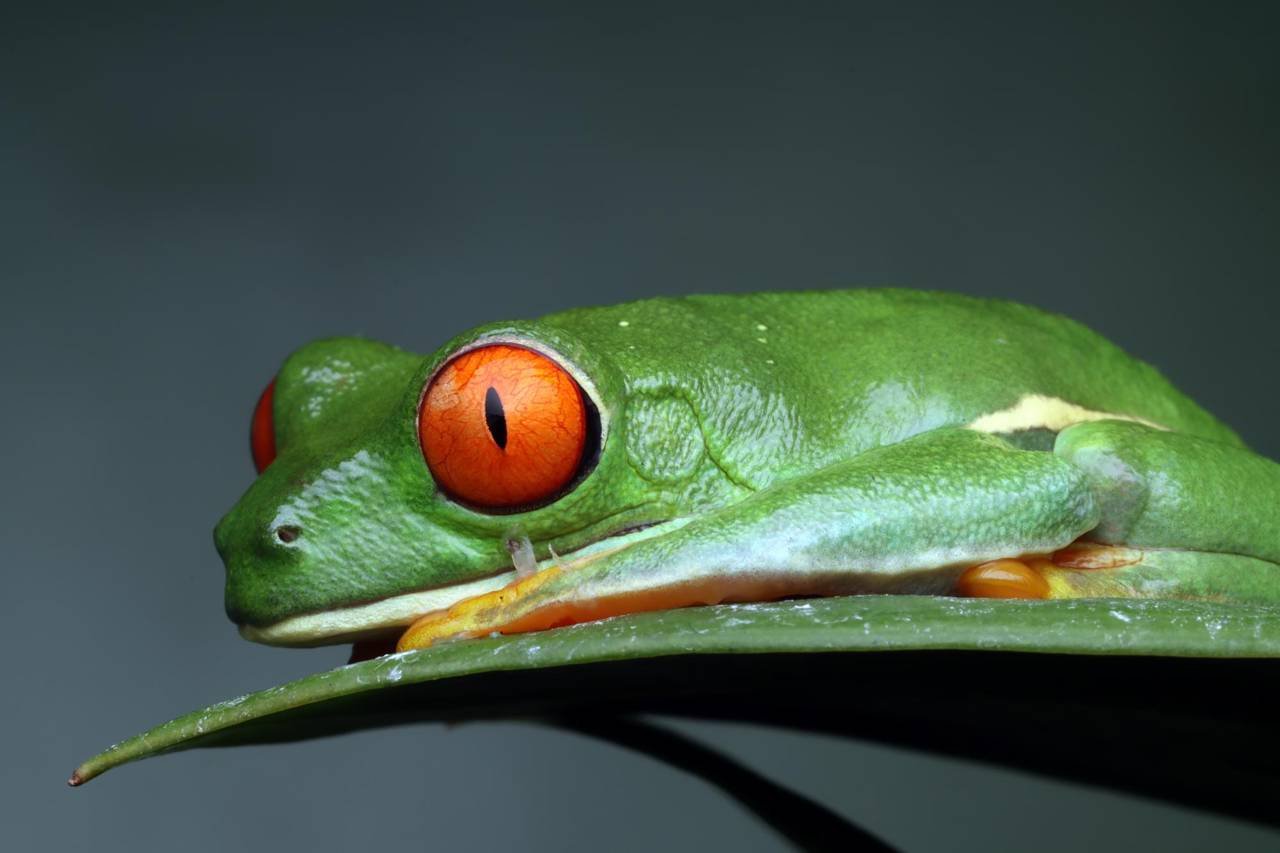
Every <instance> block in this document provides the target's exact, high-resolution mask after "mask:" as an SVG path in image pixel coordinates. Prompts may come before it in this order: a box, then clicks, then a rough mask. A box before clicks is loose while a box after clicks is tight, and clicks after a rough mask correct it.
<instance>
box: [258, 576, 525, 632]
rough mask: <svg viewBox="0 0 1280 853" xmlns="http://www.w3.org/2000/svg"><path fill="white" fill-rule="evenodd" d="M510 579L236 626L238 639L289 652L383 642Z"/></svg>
mask: <svg viewBox="0 0 1280 853" xmlns="http://www.w3.org/2000/svg"><path fill="white" fill-rule="evenodd" d="M515 577H516V573H515V571H506V572H499V573H498V574H493V575H488V576H486V577H483V578H479V579H478V580H474V581H468V582H466V583H459V584H450V585H449V586H440V587H435V588H433V589H424V590H418V591H416V592H406V593H402V594H400V595H393V596H389V597H387V598H380V599H378V600H377V601H368V602H364V603H362V604H352V605H349V606H346V607H335V608H333V609H331V610H322V611H319V612H316V613H302V614H299V615H297V616H289V617H286V618H285V619H281V620H280V621H279V622H273V623H271V624H270V625H240V626H239V629H240V636H242V637H244V638H245V639H246V640H251V641H253V642H255V643H264V644H266V645H268V646H292V647H306V646H327V645H331V644H335V643H347V642H355V641H360V640H367V639H371V638H377V637H383V636H386V635H387V634H390V633H393V632H395V631H396V630H397V629H402V628H405V627H408V626H409V625H410V624H411V623H412V622H413V621H414V620H416V619H418V618H420V617H421V616H422V615H423V614H426V613H431V612H433V611H436V610H444V609H446V608H448V607H451V606H452V605H454V604H456V603H457V602H459V601H461V600H463V599H464V598H471V597H472V596H476V595H482V594H484V593H486V592H492V591H493V590H495V589H499V588H501V587H503V586H505V585H506V584H508V583H510V582H511V581H512V580H514V579H515Z"/></svg>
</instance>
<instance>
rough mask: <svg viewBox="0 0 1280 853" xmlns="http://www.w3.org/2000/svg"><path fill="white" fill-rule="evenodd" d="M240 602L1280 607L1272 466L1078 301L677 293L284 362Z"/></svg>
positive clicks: (234, 566) (258, 447)
mask: <svg viewBox="0 0 1280 853" xmlns="http://www.w3.org/2000/svg"><path fill="white" fill-rule="evenodd" d="M252 450H253V456H254V459H255V461H256V464H257V467H258V469H259V475H258V478H257V479H256V481H254V483H253V484H252V485H251V486H250V488H249V490H248V492H247V493H246V494H245V495H244V497H243V498H241V500H240V501H239V503H238V504H236V506H235V507H234V508H233V509H232V510H231V511H230V512H229V513H228V514H227V516H226V517H225V518H223V519H222V521H221V522H220V523H219V524H218V526H217V530H216V537H215V538H216V542H217V547H218V551H219V553H220V554H221V555H222V558H223V560H224V561H225V564H226V570H227V581H226V609H227V613H228V615H229V616H230V618H231V619H232V620H233V621H235V622H236V623H237V624H238V625H239V626H240V631H241V633H242V634H243V636H245V637H247V638H249V639H251V640H256V641H260V642H265V643H271V644H279V645H318V644H326V643H338V642H350V641H356V642H357V643H360V642H368V643H369V645H368V646H367V647H366V652H365V654H369V653H371V652H369V651H367V650H368V649H373V650H374V651H375V652H376V651H384V650H385V651H390V650H391V648H392V643H393V642H394V644H395V648H397V649H398V650H400V651H404V650H408V649H415V648H420V647H425V646H429V645H431V644H433V643H437V642H439V641H441V640H445V639H454V638H468V637H482V636H488V635H491V634H494V633H501V634H510V633H520V632H528V631H535V630H540V629H547V628H553V627H557V626H562V625H566V624H572V623H579V622H586V621H592V620H598V619H601V618H605V617H610V616H615V615H619V614H625V613H632V612H638V611H652V610H664V609H668V608H677V607H684V606H689V605H705V604H715V603H720V602H753V601H771V600H775V599H782V598H790V597H800V596H843V595H851V594H863V593H875V594H913V595H918V594H927V595H937V596H965V597H988V598H1023V599H1064V598H1099V597H1107V598H1115V597H1118V598H1151V599H1193V600H1210V601H1218V602H1252V603H1266V602H1275V601H1277V600H1280V583H1278V582H1277V581H1280V567H1277V565H1276V563H1277V562H1278V561H1280V523H1278V522H1280V515H1278V508H1280V466H1277V465H1276V464H1275V463H1274V462H1272V461H1270V460H1268V459H1265V458H1263V457H1261V456H1259V455H1257V454H1255V453H1253V452H1251V451H1250V450H1249V449H1248V448H1247V447H1245V446H1244V444H1243V443H1242V442H1241V440H1240V439H1239V438H1238V437H1237V435H1236V434H1235V433H1234V432H1232V430H1231V429H1229V428H1228V427H1227V426H1225V425H1223V424H1222V423H1221V422H1219V421H1218V420H1216V419H1214V418H1213V417H1212V416H1211V415H1209V414H1208V413H1207V412H1206V411H1205V410H1204V409H1202V408H1201V407H1200V406H1198V405H1197V404H1196V403H1195V402H1193V401H1192V400H1190V399H1189V398H1188V397H1186V396H1185V395H1183V394H1182V393H1180V392H1179V391H1178V390H1176V389H1175V388H1174V387H1173V386H1172V385H1171V384H1170V383H1169V382H1168V381H1166V380H1165V379H1164V378H1163V377H1162V376H1161V375H1160V374H1159V373H1158V372H1157V371H1156V370H1155V369H1154V368H1152V367H1151V366H1150V365H1148V364H1145V363H1143V362H1141V361H1139V360H1137V359H1135V358H1132V357H1130V356H1129V355H1127V354H1126V353H1124V352H1123V351H1121V350H1120V349H1119V348H1118V347H1116V346H1115V345H1113V344H1111V343H1109V342H1108V341H1106V340H1104V339H1103V338H1102V337H1100V336H1098V335H1097V334H1095V333H1093V332H1091V331H1090V330H1088V329H1086V328H1084V327H1083V326H1081V325H1079V324H1078V323H1075V322H1073V321H1071V320H1069V319H1066V318H1064V317H1061V316H1056V315H1054V314H1050V313H1046V312H1044V311H1040V310H1037V309H1033V308H1030V307H1026V306H1023V305H1018V304H1014V303H1011V302H1005V301H998V300H988V299H976V298H969V297H964V296H958V295H952V294H944V293H923V292H915V291H907V290H848V291H825V292H789V293H760V294H753V295H735V296H692V297H685V298H661V299H650V300H645V301H640V302H632V303H629V304H624V305H617V306H612V307H603V308H584V309H578V310H570V311H565V312H562V313H558V314H552V315H550V316H547V317H544V318H542V319H540V320H536V321H519V322H500V323H494V324H490V325H485V326H481V327H479V328H475V329H472V330H470V331H467V332H464V333H462V334H461V335H459V336H457V337H456V338H454V339H453V340H451V341H449V342H448V343H446V344H445V345H444V346H442V347H440V348H439V349H437V350H436V351H435V352H433V353H431V354H430V355H427V356H422V355H416V354H413V353H409V352H405V351H402V350H400V349H396V348H394V347H391V346H387V345H385V344H381V343H375V342H372V341H368V340H361V339H355V338H338V339H331V340H324V341H319V342H316V343H312V344H310V345H307V346H305V347H303V348H302V349H300V350H298V351H297V352H295V353H294V354H293V355H291V356H290V357H289V358H288V359H287V360H286V361H285V363H284V365H283V366H282V367H281V368H280V370H279V372H278V374H277V375H276V377H275V379H274V380H273V382H272V383H271V385H269V386H268V388H267V390H266V392H264V394H263V395H262V397H261V399H260V401H259V404H258V407H257V411H256V413H255V414H254V417H253V421H252Z"/></svg>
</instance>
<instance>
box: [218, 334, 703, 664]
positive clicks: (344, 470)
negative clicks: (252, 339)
mask: <svg viewBox="0 0 1280 853" xmlns="http://www.w3.org/2000/svg"><path fill="white" fill-rule="evenodd" d="M623 396H624V388H623V382H622V380H621V378H620V377H619V375H618V371H617V370H616V369H615V368H614V367H612V366H611V365H610V364H609V363H608V362H607V361H604V360H602V359H599V358H596V357H593V355H592V354H591V353H590V352H588V350H587V348H586V347H584V346H583V345H582V344H581V343H580V342H579V341H577V340H575V339H574V338H573V336H572V335H570V334H567V333H565V332H564V331H563V330H558V329H555V328H550V327H545V326H540V325H539V324H537V323H528V324H503V325H496V326H488V327H482V328H478V329H474V330H472V331H470V332H468V333H465V334H463V335H461V336H459V337H457V338H455V339H454V340H452V341H450V342H449V343H447V344H446V345H444V346H443V347H441V348H440V349H439V350H437V351H436V352H435V353H433V354H431V355H428V356H421V355H415V354H412V353H409V352H405V351H403V350H400V349H397V348H395V347H391V346H388V345H385V344H381V343H377V342H373V341H369V340H363V339H357V338H337V339H330V340H323V341H319V342H315V343H312V344H309V345H307V346H305V347H303V348H302V349H300V350H298V351H296V352H295V353H293V354H292V355H291V356H290V357H289V358H288V359H287V360H286V361H285V363H284V364H283V366H282V367H281V368H280V370H279V372H278V373H277V375H276V377H275V379H274V380H273V381H272V383H271V385H269V386H268V388H267V391H266V392H264V393H263V395H262V397H261V399H260V401H259V404H258V408H257V411H256V413H255V415H254V418H253V435H252V447H253V451H254V457H255V462H256V464H257V467H258V468H259V472H260V473H259V475H258V477H257V479H256V480H255V481H254V482H253V484H252V485H251V486H250V488H249V489H248V491H247V492H246V494H245V495H244V496H243V497H242V498H241V499H240V501H239V502H238V503H237V504H236V505H235V507H234V508H233V509H232V510H231V511H230V512H229V513H228V514H227V515H226V516H225V517H224V518H223V519H222V521H221V522H220V523H219V524H218V526H217V528H216V530H215V534H214V538H215V542H216V544H217V548H218V551H219V553H220V554H221V556H222V558H223V561H224V563H225V564H226V571H227V582H226V609H227V614H228V616H229V617H230V618H231V619H232V620H233V621H234V622H236V623H237V624H238V625H239V626H240V630H241V633H242V634H243V635H244V636H246V637H247V638H249V639H252V640H256V641H259V642H266V643H271V644H278V645H319V644H326V643H336V642H343V641H348V640H360V639H370V638H374V637H379V636H383V635H387V634H390V633H394V632H395V631H396V629H398V628H401V627H403V626H405V625H408V624H409V623H410V622H412V621H413V620H414V619H415V618H416V617H419V616H421V615H422V614H423V613H427V612H431V611H434V610H438V609H441V608H444V607H448V606H449V605H451V604H452V603H454V602H456V601H458V600H460V599H462V598H465V597H468V596H471V595H477V594H480V593H483V592H488V591H490V590H493V589H496V588H498V587H500V586H502V585H504V584H505V583H507V582H509V581H511V580H512V579H513V577H514V575H515V571H516V568H515V566H518V565H519V564H520V563H521V561H522V560H523V561H525V562H526V563H528V564H531V563H532V561H533V560H535V559H543V558H546V557H547V556H549V555H550V554H551V553H553V552H554V553H558V554H568V553H573V552H575V551H579V550H582V549H584V548H590V547H592V546H593V545H594V546H598V545H599V543H608V542H609V541H610V540H614V541H616V540H618V539H625V538H626V537H628V536H632V535H640V534H639V533H638V531H641V530H643V529H645V528H648V527H651V526H654V525H658V524H661V523H662V522H665V521H667V520H669V519H671V518H672V517H673V516H674V515H676V514H677V513H678V512H679V506H678V504H679V498H678V496H677V495H676V494H675V493H674V492H672V491H671V490H669V489H662V488H655V486H654V484H653V483H652V482H650V481H649V480H646V479H645V478H644V477H641V476H639V475H638V474H637V472H636V471H635V469H634V466H631V465H628V463H627V459H626V456H627V454H626V451H625V448H624V442H623V441H622V436H623V434H624V433H625V418H624V416H623V414H622V413H623V410H624V408H625V407H624V406H623ZM513 554H514V555H515V557H514V559H513Z"/></svg>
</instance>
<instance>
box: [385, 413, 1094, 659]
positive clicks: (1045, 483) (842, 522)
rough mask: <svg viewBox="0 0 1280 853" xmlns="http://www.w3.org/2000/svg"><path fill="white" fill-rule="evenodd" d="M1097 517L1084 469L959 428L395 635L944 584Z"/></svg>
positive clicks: (1041, 550)
mask: <svg viewBox="0 0 1280 853" xmlns="http://www.w3.org/2000/svg"><path fill="white" fill-rule="evenodd" d="M1097 523H1098V510H1097V505H1096V501H1095V499H1094V495H1093V491H1092V490H1091V488H1090V486H1089V482H1088V480H1087V478H1086V476H1085V474H1084V472H1083V470H1082V469H1080V468H1078V467H1077V466H1075V465H1073V464H1071V463H1070V462H1069V461H1067V460H1066V459H1065V458H1063V457H1062V456H1059V455H1055V454H1053V453H1046V452H1043V451H1031V450H1020V449H1017V448H1015V447H1014V446H1013V445H1011V444H1009V443H1008V442H1007V441H1005V440H1003V439H1001V438H999V437H998V436H994V435H989V434H985V433H980V432H976V431H973V430H968V429H962V428H945V429H939V430H934V431H932V432H928V433H924V434H922V435H919V436H916V437H914V438H911V439H909V440H907V441H904V442H901V443H899V444H894V445H889V446H886V447H881V448H878V449H876V450H872V451H869V452H867V453H864V454H861V455H859V456H857V457H855V458H853V459H849V460H846V461H844V462H841V463H838V464H835V465H832V466H830V467H828V468H824V469H822V470H820V471H817V472H814V473H812V474H809V475H806V476H803V477H798V478H795V479H791V480H787V481H785V482H781V483H778V484H776V485H774V486H771V487H769V488H767V489H762V490H760V491H758V492H755V493H753V494H751V495H750V496H748V497H746V498H744V499H742V500H741V501H739V502H737V503H735V504H732V505H729V506H726V507H723V508H721V509H719V510H717V511H714V512H710V513H707V514H705V515H702V516H699V517H697V518H695V519H692V520H689V521H688V522H687V523H685V524H683V525H682V526H679V527H678V528H676V529H673V530H670V531H669V532H663V533H661V534H659V535H655V536H652V537H650V538H646V539H642V540H639V541H636V542H634V543H631V544H626V545H623V546H621V547H619V548H616V549H614V550H601V551H595V552H593V553H591V554H589V555H586V556H581V557H578V558H576V559H575V558H573V557H572V555H568V556H567V557H565V558H561V559H560V561H559V562H557V563H555V564H553V565H548V566H546V567H545V568H542V569H541V570H540V571H537V572H536V573H534V574H532V575H530V576H528V577H525V578H522V579H520V580H517V581H516V582H514V583H512V584H510V585H508V586H506V587H503V588H502V589H499V590H497V591H494V592H492V593H488V594H485V595H480V596H476V597H474V598H469V599H465V600H463V601H460V602H458V603H457V604H455V605H454V606H453V607H451V608H449V609H448V610H446V611H439V612H437V613H433V614H428V615H427V616H424V617H422V618H421V619H419V620H418V621H417V622H415V623H414V624H413V625H412V626H411V627H410V628H409V630H408V631H407V632H406V633H405V635H404V636H403V637H401V639H400V642H399V644H398V646H397V648H398V649H399V650H400V651H404V650H406V649H410V648H417V647H420V646H424V645H429V644H430V643H431V642H433V641H435V640H439V639H443V638H451V637H474V636H483V635H487V634H490V633H493V632H502V633H515V632H520V631H529V630H538V629H542V628H550V627H555V626H558V625H564V624H570V623H574V622H584V621H591V620H595V619H599V618H603V617H606V616H613V615H618V614H621V613H631V612H636V611H641V610H660V609H668V608H671V607H678V606H683V605H691V604H714V603H719V602H723V601H763V600H769V599H776V598H783V597H788V596H796V595H841V594H853V593H926V594H928V593H933V594H947V593H950V592H952V590H953V588H954V586H955V583H956V579H957V577H958V576H959V575H960V573H961V572H962V571H963V570H964V569H965V568H967V567H969V566H973V565H975V564H980V563H984V562H987V561H990V560H993V559H996V558H999V557H1007V556H1009V555H1017V554H1025V553H1036V554H1047V553H1050V552H1053V551H1055V550H1057V549H1060V548H1063V547H1065V546H1066V545H1068V544H1070V543H1071V542H1073V541H1075V540H1076V539H1077V538H1078V537H1079V536H1081V535H1082V534H1084V533H1085V532H1086V531H1089V530H1091V529H1093V528H1094V527H1095V526H1096V525H1097Z"/></svg>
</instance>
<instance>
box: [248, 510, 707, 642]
mask: <svg viewBox="0 0 1280 853" xmlns="http://www.w3.org/2000/svg"><path fill="white" fill-rule="evenodd" d="M688 520H689V519H687V518H676V519H669V520H667V521H655V522H646V523H643V524H633V525H630V526H628V527H626V528H624V529H622V530H619V531H616V532H615V533H613V534H612V535H609V536H605V537H602V538H601V539H598V540H595V541H594V542H591V543H589V544H587V545H584V546H582V547H580V548H578V549H576V550H574V551H570V552H565V553H563V554H558V555H557V554H555V553H554V552H552V555H551V557H550V558H549V559H546V560H542V561H536V560H535V559H534V557H533V555H532V550H531V549H530V548H529V543H528V540H527V539H526V540H524V542H523V548H522V549H513V547H514V546H515V545H516V544H517V543H516V542H514V541H513V542H510V543H508V550H510V551H511V553H512V562H513V566H514V568H509V569H500V570H498V571H495V572H494V573H493V574H489V575H485V576H483V577H480V578H476V579H475V580H470V581H466V582H464V583H455V584H447V585H444V586H436V587H431V588H428V589H420V590H415V591H412V592H406V593H400V594H398V595H392V596H388V597H386V598H379V599H375V600H373V601H366V602H361V603H358V604H351V605H346V606H342V607H335V608H331V609H329V610H321V611H315V612H311V613H300V614H298V615H296V616H288V617H285V618H284V619H281V620H280V621H278V622H272V623H271V624H269V625H248V624H241V625H239V626H238V629H239V631H240V636H242V637H244V638H245V639H246V640H250V641H252V642H255V643H262V644H264V645H268V646H286V647H292V648H308V647H313V646H329V645H336V644H339V643H347V642H350V643H356V644H357V646H358V648H357V655H359V654H360V648H359V647H362V646H364V647H367V648H374V647H381V646H382V645H384V644H387V643H386V641H387V640H388V639H394V636H395V635H397V634H398V633H400V632H403V631H404V630H405V629H406V628H408V627H409V626H410V625H412V624H414V623H415V622H416V621H418V620H419V619H421V618H422V617H423V616H426V615H428V614H431V613H435V612H438V611H445V610H448V609H449V608H451V607H453V605H455V604H457V603H459V602H461V601H465V600H466V599H469V598H477V597H479V596H482V595H485V594H487V593H491V592H495V591H497V590H499V589H502V588H503V587H506V586H509V585H510V584H512V583H514V582H515V581H517V580H519V579H520V578H521V577H528V576H530V575H532V574H537V573H540V572H543V571H545V570H547V569H548V568H552V567H555V566H556V565H557V564H559V563H560V562H561V561H563V560H565V559H574V560H583V559H588V558H591V557H593V556H597V555H599V554H601V553H603V552H606V551H615V550H619V549H621V548H625V547H627V546H629V545H632V544H634V543H635V542H637V541H640V540H642V539H647V538H649V537H651V536H657V535H660V534H662V533H664V532H667V531H669V530H671V529H674V528H676V527H679V526H682V525H683V524H684V523H686V522H687V521H688ZM523 549H529V552H528V555H527V556H522V555H521V553H519V552H521V551H523ZM354 659H355V658H354V657H353V660H354Z"/></svg>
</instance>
